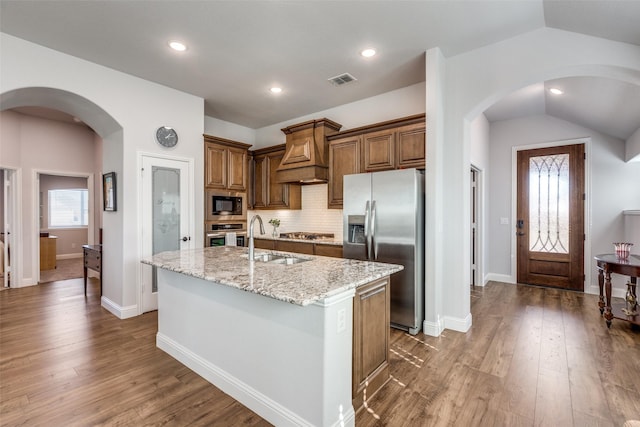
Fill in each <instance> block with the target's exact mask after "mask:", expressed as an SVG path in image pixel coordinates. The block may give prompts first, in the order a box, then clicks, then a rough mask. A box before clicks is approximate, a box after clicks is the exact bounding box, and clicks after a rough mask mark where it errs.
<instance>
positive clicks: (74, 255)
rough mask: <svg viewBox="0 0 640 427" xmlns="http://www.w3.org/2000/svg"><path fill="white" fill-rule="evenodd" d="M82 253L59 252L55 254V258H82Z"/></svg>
mask: <svg viewBox="0 0 640 427" xmlns="http://www.w3.org/2000/svg"><path fill="white" fill-rule="evenodd" d="M83 256H84V255H83V253H82V252H80V253H77V254H59V255H56V259H74V258H82V257H83Z"/></svg>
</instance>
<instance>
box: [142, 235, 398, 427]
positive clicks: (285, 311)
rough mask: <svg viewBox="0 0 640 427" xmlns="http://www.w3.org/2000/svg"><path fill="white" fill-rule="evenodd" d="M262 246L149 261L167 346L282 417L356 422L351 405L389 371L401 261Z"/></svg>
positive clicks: (276, 419) (161, 341)
mask: <svg viewBox="0 0 640 427" xmlns="http://www.w3.org/2000/svg"><path fill="white" fill-rule="evenodd" d="M256 255H262V256H261V258H260V259H261V260H262V261H260V260H259V261H253V262H250V261H249V259H248V255H247V249H246V248H237V247H212V248H205V249H194V250H188V251H175V252H165V253H161V254H158V255H155V256H153V257H151V258H149V259H146V260H143V262H144V263H147V264H150V265H153V266H155V267H159V268H158V271H157V273H158V274H157V277H158V334H157V338H156V343H157V345H158V347H159V348H161V349H162V350H164V351H166V352H167V353H169V354H170V355H172V356H173V357H175V358H176V359H177V360H179V361H180V362H182V363H183V364H185V365H186V366H187V367H189V368H191V369H192V370H194V371H195V372H196V373H198V374H199V375H201V376H202V377H204V378H205V379H207V380H208V381H209V382H211V383H212V384H214V385H216V386H217V387H218V388H220V389H221V390H223V391H224V392H226V393H228V394H229V395H231V396H232V397H234V398H235V399H237V400H238V401H240V402H241V403H243V404H244V405H245V406H247V407H248V408H250V409H252V410H253V411H255V412H256V413H257V414H259V415H260V416H262V417H263V418H265V419H266V420H267V421H269V422H271V423H272V424H274V425H278V426H280V425H291V426H293V425H296V426H302V425H309V426H311V425H313V426H334V425H335V426H338V425H345V426H348V425H354V420H355V412H354V405H355V406H356V409H357V408H358V407H360V406H361V404H362V399H363V395H366V396H367V397H370V396H371V395H372V394H373V393H374V392H375V390H377V388H379V387H380V386H381V385H382V384H384V382H385V381H386V380H387V379H388V345H389V343H388V326H389V324H388V320H389V314H388V311H389V304H388V295H389V289H388V283H389V276H390V275H391V274H393V273H395V272H397V271H400V270H401V269H402V266H400V265H393V264H382V263H373V262H364V261H355V260H348V259H338V258H328V257H319V256H312V255H299V254H291V253H279V252H275V251H264V250H259V251H256ZM355 295H358V297H357V298H356V299H355V300H354V296H355ZM354 313H355V314H354ZM385 337H386V338H385ZM367 387H369V390H367V389H366V388H367Z"/></svg>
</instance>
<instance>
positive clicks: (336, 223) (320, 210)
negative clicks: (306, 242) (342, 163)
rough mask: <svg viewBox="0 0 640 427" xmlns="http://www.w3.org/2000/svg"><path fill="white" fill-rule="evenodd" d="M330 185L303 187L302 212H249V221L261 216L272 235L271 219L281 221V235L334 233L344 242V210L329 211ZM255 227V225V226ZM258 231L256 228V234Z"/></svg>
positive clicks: (279, 230)
mask: <svg viewBox="0 0 640 427" xmlns="http://www.w3.org/2000/svg"><path fill="white" fill-rule="evenodd" d="M327 187H328V184H314V185H303V186H302V209H300V210H286V209H285V210H258V209H256V210H251V209H250V210H249V211H248V213H247V220H249V219H251V217H252V216H253V215H255V214H259V215H260V217H261V218H262V220H263V221H264V223H265V224H264V225H265V230H266V231H267V233H271V231H272V230H273V227H272V226H271V225H270V224H268V223H267V222H268V221H269V220H270V219H271V218H277V219H279V220H280V227H278V232H279V233H287V232H296V231H306V232H316V233H333V235H334V236H335V238H336V240H342V209H327V197H328V195H327V190H328V188H327ZM254 227H255V225H254ZM257 231H258V229H257V228H254V232H257Z"/></svg>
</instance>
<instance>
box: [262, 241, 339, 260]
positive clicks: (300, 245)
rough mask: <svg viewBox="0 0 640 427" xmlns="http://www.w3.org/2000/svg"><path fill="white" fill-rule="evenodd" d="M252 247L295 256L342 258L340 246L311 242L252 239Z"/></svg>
mask: <svg viewBox="0 0 640 427" xmlns="http://www.w3.org/2000/svg"><path fill="white" fill-rule="evenodd" d="M253 243H254V246H255V247H256V248H258V249H271V250H276V251H282V252H294V253H297V254H307V255H319V256H329V257H334V258H342V245H329V244H322V243H312V242H296V241H291V240H272V239H260V238H254V242H253Z"/></svg>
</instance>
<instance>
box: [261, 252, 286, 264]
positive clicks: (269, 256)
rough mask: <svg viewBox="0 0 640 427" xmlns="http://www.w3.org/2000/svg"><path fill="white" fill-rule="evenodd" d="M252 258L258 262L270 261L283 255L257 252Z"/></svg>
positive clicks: (279, 258)
mask: <svg viewBox="0 0 640 427" xmlns="http://www.w3.org/2000/svg"><path fill="white" fill-rule="evenodd" d="M253 259H254V260H255V261H260V262H272V261H279V260H282V259H284V257H283V256H282V255H275V254H259V255H256V256H254V257H253Z"/></svg>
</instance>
